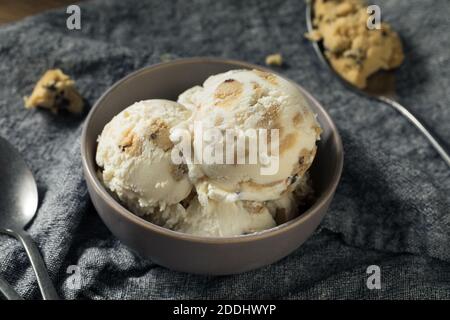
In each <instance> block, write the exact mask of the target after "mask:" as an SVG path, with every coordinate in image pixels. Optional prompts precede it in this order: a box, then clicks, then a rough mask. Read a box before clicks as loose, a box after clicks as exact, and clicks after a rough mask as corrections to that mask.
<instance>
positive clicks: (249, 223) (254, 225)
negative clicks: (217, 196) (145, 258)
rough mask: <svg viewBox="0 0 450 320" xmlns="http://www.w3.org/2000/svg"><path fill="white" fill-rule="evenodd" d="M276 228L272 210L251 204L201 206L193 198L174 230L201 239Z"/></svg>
mask: <svg viewBox="0 0 450 320" xmlns="http://www.w3.org/2000/svg"><path fill="white" fill-rule="evenodd" d="M274 226H276V223H275V220H274V219H273V217H272V215H271V214H270V212H269V210H268V209H267V208H266V207H265V206H264V205H263V204H261V203H258V202H252V201H237V202H221V201H213V200H210V201H208V203H207V204H202V203H200V201H199V199H198V198H194V199H193V200H192V201H191V203H190V205H189V207H188V208H187V210H186V215H185V216H184V217H183V219H180V222H179V223H178V224H177V225H176V226H175V227H174V230H177V231H180V232H184V233H189V234H194V235H198V236H210V237H227V236H236V235H242V234H246V233H252V232H257V231H262V230H266V229H269V228H272V227H274Z"/></svg>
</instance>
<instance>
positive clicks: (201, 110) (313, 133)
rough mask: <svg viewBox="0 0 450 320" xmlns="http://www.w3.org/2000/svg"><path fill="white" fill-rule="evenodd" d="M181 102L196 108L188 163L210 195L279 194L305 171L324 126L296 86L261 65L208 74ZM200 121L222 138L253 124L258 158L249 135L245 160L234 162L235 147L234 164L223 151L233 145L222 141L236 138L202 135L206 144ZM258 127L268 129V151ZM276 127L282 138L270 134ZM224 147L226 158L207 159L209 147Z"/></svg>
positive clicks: (202, 190) (198, 186) (234, 147)
mask: <svg viewBox="0 0 450 320" xmlns="http://www.w3.org/2000/svg"><path fill="white" fill-rule="evenodd" d="M178 101H179V102H180V103H182V104H184V105H185V106H186V107H187V108H188V109H190V110H192V111H194V113H195V116H194V120H195V121H196V123H195V124H194V125H193V127H194V129H193V131H194V143H193V145H194V148H193V149H194V155H195V161H194V162H193V163H191V164H190V165H189V175H190V177H191V179H192V181H194V183H195V186H196V190H197V192H198V193H199V197H200V198H201V197H202V196H206V197H207V198H209V199H212V200H215V201H228V202H234V201H238V200H249V201H267V200H274V199H278V198H280V196H281V194H282V193H283V192H284V191H285V190H286V189H287V188H288V187H289V185H290V184H292V183H293V181H295V180H296V177H299V176H300V177H301V176H302V175H303V174H304V173H305V172H306V170H307V169H308V168H309V166H310V165H311V163H312V161H313V159H314V156H315V152H316V140H318V139H319V137H320V131H321V129H320V126H319V124H318V122H317V121H316V118H315V115H314V114H313V113H312V111H311V110H310V108H309V106H308V104H307V102H306V100H305V98H304V97H303V95H302V93H301V92H300V90H299V89H298V87H296V86H295V85H294V84H293V83H291V82H289V81H287V80H284V79H282V78H281V77H278V76H277V75H275V74H271V73H267V72H263V71H259V70H232V71H228V72H226V73H222V74H218V75H214V76H211V77H209V78H208V79H207V80H206V81H205V82H204V84H203V86H202V87H200V86H196V87H193V88H191V89H189V90H187V91H186V92H184V93H183V94H181V95H180V97H179V99H178ZM198 124H200V125H201V128H202V132H203V134H206V132H208V131H211V130H215V131H217V130H219V131H220V132H221V133H222V135H221V136H222V137H227V135H228V134H231V135H234V136H235V137H242V136H244V137H245V135H246V134H247V132H249V129H250V131H251V130H254V131H253V132H256V135H257V139H256V140H254V141H257V143H256V144H257V147H256V149H257V159H256V162H255V161H254V162H251V161H250V156H249V155H250V154H252V150H251V147H250V139H249V138H245V139H247V140H244V141H247V142H246V144H245V148H244V149H245V150H244V152H243V154H244V158H245V159H241V162H238V161H239V160H238V161H236V160H237V159H239V157H237V156H236V155H237V152H235V154H234V156H233V159H234V162H233V163H231V164H230V162H229V161H228V160H230V159H226V156H225V155H226V154H227V152H229V149H230V148H229V149H227V150H225V149H226V147H223V146H225V145H226V146H227V147H229V146H231V149H232V150H237V142H236V141H237V139H232V141H231V139H230V140H228V141H224V139H221V138H219V139H202V143H197V141H198V140H197V138H198V137H197V136H198V135H199V134H198V132H197V131H196V130H195V128H196V125H198ZM259 129H266V130H267V135H266V138H264V139H267V142H268V143H267V151H269V152H263V150H262V149H261V145H260V142H263V141H264V139H263V138H261V137H260V136H259V133H260V132H261V131H259ZM272 129H278V130H277V133H278V139H276V133H274V134H275V135H272V132H274V131H271V130H272ZM255 130H256V131H255ZM248 137H249V136H248ZM277 142H278V143H277ZM272 147H278V148H273V149H272ZM221 148H222V150H223V154H224V156H223V157H222V159H223V162H222V163H218V162H214V163H211V162H209V163H207V162H205V159H204V156H205V152H206V151H207V150H220V149H221ZM271 150H278V153H276V152H272V153H271V152H270V151H271ZM241 155H242V153H241ZM233 159H232V160H233ZM242 160H243V161H244V163H242ZM253 160H254V159H253ZM201 193H204V195H202V194H201Z"/></svg>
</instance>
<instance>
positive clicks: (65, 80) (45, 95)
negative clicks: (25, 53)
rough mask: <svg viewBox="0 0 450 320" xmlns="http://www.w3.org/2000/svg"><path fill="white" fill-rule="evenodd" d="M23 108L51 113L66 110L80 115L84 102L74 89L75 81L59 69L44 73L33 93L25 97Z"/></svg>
mask: <svg viewBox="0 0 450 320" xmlns="http://www.w3.org/2000/svg"><path fill="white" fill-rule="evenodd" d="M24 100H25V108H27V109H32V108H38V107H39V108H45V109H49V110H50V111H52V112H53V113H57V112H58V111H59V110H67V111H69V112H71V113H81V112H82V111H83V106H84V101H83V98H82V96H81V95H80V94H79V93H78V91H77V90H76V88H75V81H73V80H72V79H71V78H70V77H69V76H68V75H66V74H64V73H63V72H62V71H61V70H60V69H52V70H48V71H47V72H45V74H44V75H43V76H42V78H41V79H40V80H39V81H38V82H37V84H36V86H35V87H34V89H33V93H32V94H31V96H29V97H25V99H24Z"/></svg>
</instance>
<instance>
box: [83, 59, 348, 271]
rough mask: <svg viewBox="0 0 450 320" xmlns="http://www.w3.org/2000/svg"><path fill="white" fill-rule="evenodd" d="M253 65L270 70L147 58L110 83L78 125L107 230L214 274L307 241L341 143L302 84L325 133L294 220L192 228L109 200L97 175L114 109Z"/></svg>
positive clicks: (335, 170) (332, 180) (269, 258)
mask: <svg viewBox="0 0 450 320" xmlns="http://www.w3.org/2000/svg"><path fill="white" fill-rule="evenodd" d="M254 68H256V69H262V70H267V69H265V68H262V67H259V66H256V65H252V64H248V63H245V62H239V61H231V60H224V59H214V58H192V59H182V60H177V61H172V62H168V63H162V64H157V65H153V66H149V67H146V68H143V69H141V70H138V71H136V72H133V73H132V74H130V75H129V76H127V77H125V78H124V79H122V80H120V81H119V82H117V83H116V84H115V85H113V86H112V87H111V88H110V89H109V90H108V91H106V93H105V94H103V95H102V96H101V97H100V99H99V100H98V101H97V103H96V104H95V105H94V107H93V108H92V110H91V111H90V113H89V115H88V117H87V119H86V123H85V126H84V129H83V134H82V140H81V154H82V161H83V170H84V174H85V178H86V182H87V186H88V189H89V193H90V195H91V199H92V202H93V203H94V206H95V208H96V209H97V211H98V213H99V215H100V217H101V218H102V220H103V221H104V222H105V224H106V225H107V226H108V228H109V229H110V230H111V232H112V233H113V234H114V235H115V236H116V237H117V238H119V239H120V240H121V241H122V242H123V243H124V244H126V245H127V246H128V247H129V248H131V249H133V250H134V251H136V252H137V253H139V254H140V255H141V256H143V257H146V258H149V259H151V260H153V261H154V262H155V263H158V264H160V265H162V266H165V267H168V268H170V269H173V270H178V271H184V272H191V273H199V274H215V275H225V274H233V273H240V272H244V271H247V270H251V269H255V268H258V267H261V266H264V265H268V264H270V263H273V262H275V261H277V260H279V259H281V258H283V257H285V256H286V255H288V254H289V253H291V252H292V251H294V250H295V249H297V248H298V247H299V246H300V245H301V244H302V243H303V242H305V241H306V239H308V237H309V236H310V235H311V234H312V233H313V232H314V230H315V229H316V228H317V226H318V224H319V223H320V221H321V220H322V218H323V216H324V215H325V213H326V211H327V209H328V206H329V204H330V202H331V199H332V197H333V194H334V192H335V189H336V186H337V185H338V182H339V179H340V176H341V171H342V165H343V149H342V143H341V139H340V137H339V134H338V132H337V130H336V127H335V125H334V124H333V121H332V120H331V119H330V117H329V115H328V114H327V113H326V112H325V110H324V109H323V108H322V107H321V106H320V104H319V103H318V102H317V101H316V100H315V99H314V98H313V97H312V96H311V95H310V94H308V93H307V92H306V91H305V90H304V89H302V88H301V87H300V89H301V90H302V91H303V93H304V94H305V96H306V98H307V99H308V100H309V103H310V105H311V107H312V109H313V111H314V112H315V113H317V114H318V120H319V122H320V124H321V126H322V129H323V133H322V138H321V141H320V142H319V145H318V152H317V157H316V159H315V160H314V163H313V165H312V167H311V175H312V180H313V185H314V188H315V191H316V194H317V196H318V199H317V201H316V202H315V203H314V204H313V205H312V207H310V209H309V210H307V211H306V212H304V213H302V214H301V215H300V216H299V217H297V218H296V219H294V220H291V221H289V222H287V223H284V224H282V225H279V226H277V227H275V228H272V229H269V230H266V231H263V232H259V233H255V234H249V235H242V236H236V237H225V238H206V237H198V236H192V235H188V234H183V233H179V232H175V231H171V230H168V229H165V228H162V227H159V226H157V225H154V224H152V223H150V222H147V221H145V220H143V219H141V218H139V217H137V216H135V215H134V214H133V213H131V212H130V211H128V210H127V209H126V208H125V207H123V206H122V205H121V204H120V203H118V202H117V201H116V200H114V199H113V198H112V197H111V195H110V194H109V193H108V192H107V191H106V189H105V188H104V187H103V185H102V184H101V182H100V181H99V180H98V179H97V176H96V169H97V168H96V164H95V152H96V147H97V142H96V139H97V137H98V135H99V134H100V133H101V131H102V129H103V127H104V125H105V124H106V123H108V122H109V121H110V120H111V119H112V117H113V116H114V115H116V114H118V113H119V112H120V111H122V110H123V109H125V108H126V107H128V106H129V105H131V104H132V103H134V102H136V101H139V100H145V99H152V98H163V99H171V100H176V99H177V96H178V94H180V93H181V92H183V91H184V90H186V89H188V88H190V87H192V86H194V85H199V84H202V83H203V81H204V80H205V79H206V78H207V77H209V76H210V75H213V74H217V73H221V72H225V71H227V70H231V69H254Z"/></svg>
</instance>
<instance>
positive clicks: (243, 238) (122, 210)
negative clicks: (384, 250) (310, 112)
mask: <svg viewBox="0 0 450 320" xmlns="http://www.w3.org/2000/svg"><path fill="white" fill-rule="evenodd" d="M208 62H212V63H228V64H232V65H235V66H236V67H242V68H245V69H259V70H263V71H267V72H271V73H274V74H277V75H278V76H280V77H282V78H283V79H286V80H288V81H290V82H293V83H294V84H295V85H296V86H298V87H299V88H300V89H301V91H302V93H303V94H304V95H306V96H307V98H308V99H310V100H311V101H312V102H313V103H314V104H315V107H317V108H319V109H320V110H321V112H322V113H323V115H324V117H325V118H326V120H327V121H328V123H329V124H330V129H331V131H332V132H333V133H334V139H335V144H336V146H337V163H336V168H335V170H334V174H333V177H332V178H331V183H330V184H329V185H328V186H327V187H326V188H325V191H324V192H323V194H322V195H321V196H320V197H319V198H318V199H317V200H316V201H315V202H314V203H313V205H312V206H311V207H310V208H308V210H306V211H305V212H303V213H302V214H300V215H299V216H298V217H296V218H295V219H292V220H290V221H288V222H285V223H283V224H281V225H278V226H275V227H273V228H270V229H266V230H262V231H258V232H254V233H250V234H244V235H237V236H227V237H207V236H198V235H191V234H187V233H182V232H179V231H174V230H170V229H168V228H165V227H161V226H158V225H156V224H154V223H151V222H149V221H147V220H144V219H142V218H141V217H139V216H137V215H135V214H134V213H133V212H131V211H130V210H128V209H127V208H126V207H125V206H123V205H122V204H120V203H119V202H118V201H117V200H116V199H114V198H113V197H112V195H111V194H110V193H109V192H108V191H107V190H106V188H105V187H104V186H103V185H102V183H101V182H100V180H99V179H98V178H97V175H96V172H95V168H92V167H91V166H90V164H89V161H88V159H87V131H88V128H89V126H90V124H91V121H92V118H93V117H94V115H95V114H96V113H97V112H98V111H99V106H100V104H101V103H102V101H103V100H104V99H105V98H106V97H107V96H108V95H109V94H111V93H112V92H113V91H115V90H116V89H117V88H118V87H119V86H121V85H123V84H124V83H126V82H128V81H130V80H132V79H133V78H135V77H136V76H138V75H140V74H142V73H146V72H153V71H154V70H155V69H161V68H165V67H172V66H174V65H180V64H193V63H208ZM81 160H82V167H83V171H84V176H85V179H86V180H89V181H87V182H90V184H91V186H92V187H93V191H94V192H95V193H96V194H97V195H99V197H100V198H102V200H103V201H105V202H106V203H107V204H108V205H109V206H110V207H112V209H113V210H115V211H116V212H117V213H119V214H120V215H121V216H122V217H123V218H125V219H126V220H128V221H129V222H130V223H134V224H138V225H140V226H141V227H143V228H145V229H149V230H150V231H153V232H156V233H158V234H160V235H162V236H167V237H170V238H176V239H178V240H180V239H181V240H185V241H190V242H196V243H210V244H217V243H242V242H249V241H255V240H258V239H263V238H269V237H274V236H276V235H279V234H280V233H284V232H286V231H288V230H291V229H293V228H295V227H297V226H298V225H300V224H303V223H304V222H305V221H307V220H309V219H310V218H311V217H312V216H314V215H315V214H317V213H319V211H320V208H322V207H323V206H324V205H325V204H326V203H327V202H328V201H330V200H331V198H332V197H333V195H334V192H335V190H336V188H337V186H338V184H339V181H340V178H341V174H342V169H343V163H344V149H343V145H342V139H341V136H340V134H339V131H338V130H337V127H336V125H335V123H334V122H333V120H332V118H331V117H330V115H329V114H328V112H326V110H325V109H324V108H323V106H322V105H321V104H320V103H319V102H318V101H317V100H316V99H315V98H314V97H313V96H312V95H311V94H310V93H309V92H308V91H306V90H305V89H304V88H303V87H302V86H300V85H299V84H297V83H296V82H295V81H292V80H290V79H289V78H287V77H285V76H284V75H281V74H279V73H278V72H276V71H273V70H271V69H268V68H265V67H263V66H259V65H256V64H252V63H248V62H244V61H239V60H234V59H226V58H214V57H192V58H180V59H176V60H172V61H168V62H161V63H156V64H152V65H149V66H145V67H142V68H140V69H138V70H135V71H133V72H131V73H130V74H128V75H126V76H125V77H123V78H121V79H120V80H118V81H116V82H115V83H114V84H113V85H112V86H110V87H109V88H108V89H107V90H106V91H105V92H104V93H103V94H102V95H101V96H100V97H99V98H98V99H97V101H96V102H95V103H94V105H93V106H92V108H91V109H90V111H89V114H88V115H87V117H86V120H85V122H84V124H83V129H82V134H81Z"/></svg>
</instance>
